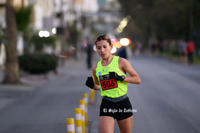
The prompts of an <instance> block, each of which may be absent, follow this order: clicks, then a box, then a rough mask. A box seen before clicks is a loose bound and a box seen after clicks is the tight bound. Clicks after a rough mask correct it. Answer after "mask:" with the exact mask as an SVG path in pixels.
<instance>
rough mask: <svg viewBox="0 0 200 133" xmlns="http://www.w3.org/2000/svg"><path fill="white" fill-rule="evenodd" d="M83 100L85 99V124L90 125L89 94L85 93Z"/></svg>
mask: <svg viewBox="0 0 200 133" xmlns="http://www.w3.org/2000/svg"><path fill="white" fill-rule="evenodd" d="M83 100H84V101H85V125H86V127H87V126H88V97H87V94H86V93H84V94H83Z"/></svg>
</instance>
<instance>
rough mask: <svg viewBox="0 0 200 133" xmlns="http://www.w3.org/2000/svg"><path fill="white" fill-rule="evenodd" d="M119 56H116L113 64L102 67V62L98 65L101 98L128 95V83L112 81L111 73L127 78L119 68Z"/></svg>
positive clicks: (97, 73) (97, 74)
mask: <svg viewBox="0 0 200 133" xmlns="http://www.w3.org/2000/svg"><path fill="white" fill-rule="evenodd" d="M118 60H119V56H114V57H113V59H112V61H111V63H110V64H109V65H107V66H102V60H101V61H99V62H98V63H97V68H96V76H97V78H98V81H99V85H100V87H101V96H107V97H111V98H117V97H120V96H123V95H125V94H126V93H127V89H128V88H127V82H124V81H123V82H121V81H116V80H115V79H110V76H109V72H116V73H117V74H118V75H119V76H122V75H124V76H126V75H125V74H124V73H122V72H121V70H120V69H119V66H118Z"/></svg>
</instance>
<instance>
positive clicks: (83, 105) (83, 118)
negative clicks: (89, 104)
mask: <svg viewBox="0 0 200 133" xmlns="http://www.w3.org/2000/svg"><path fill="white" fill-rule="evenodd" d="M79 108H81V111H82V131H83V133H85V101H84V100H80V101H79Z"/></svg>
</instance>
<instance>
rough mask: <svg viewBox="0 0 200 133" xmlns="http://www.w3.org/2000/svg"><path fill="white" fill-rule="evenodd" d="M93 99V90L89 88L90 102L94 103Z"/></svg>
mask: <svg viewBox="0 0 200 133" xmlns="http://www.w3.org/2000/svg"><path fill="white" fill-rule="evenodd" d="M94 100H95V90H93V89H91V90H90V104H94Z"/></svg>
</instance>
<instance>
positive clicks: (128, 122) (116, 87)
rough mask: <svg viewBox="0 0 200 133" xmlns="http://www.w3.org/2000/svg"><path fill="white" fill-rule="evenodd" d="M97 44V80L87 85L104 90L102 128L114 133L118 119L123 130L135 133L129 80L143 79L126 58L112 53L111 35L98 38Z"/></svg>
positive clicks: (127, 132)
mask: <svg viewBox="0 0 200 133" xmlns="http://www.w3.org/2000/svg"><path fill="white" fill-rule="evenodd" d="M95 45H96V48H97V52H98V54H99V56H100V57H101V61H99V62H98V63H97V65H96V66H94V67H93V68H92V72H93V78H94V79H93V78H92V77H88V78H87V80H86V85H87V86H88V87H90V88H91V89H95V90H101V96H102V97H103V98H102V102H101V106H100V116H99V124H100V131H101V133H114V124H115V119H116V120H117V123H118V126H119V129H120V131H121V133H132V126H133V112H132V105H131V103H130V101H129V98H128V96H127V83H133V84H140V82H141V79H140V77H139V76H138V74H137V73H136V71H135V70H134V69H133V68H132V66H131V64H130V63H129V62H128V61H127V60H126V59H124V58H120V57H118V56H114V55H112V54H111V50H112V48H113V44H112V43H111V39H110V38H109V37H108V36H107V35H100V36H99V37H97V38H96V41H95ZM126 73H128V74H129V75H130V76H129V77H127V76H126Z"/></svg>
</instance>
